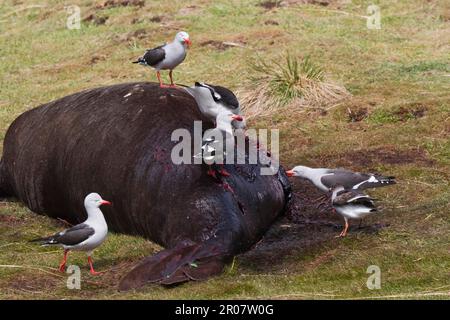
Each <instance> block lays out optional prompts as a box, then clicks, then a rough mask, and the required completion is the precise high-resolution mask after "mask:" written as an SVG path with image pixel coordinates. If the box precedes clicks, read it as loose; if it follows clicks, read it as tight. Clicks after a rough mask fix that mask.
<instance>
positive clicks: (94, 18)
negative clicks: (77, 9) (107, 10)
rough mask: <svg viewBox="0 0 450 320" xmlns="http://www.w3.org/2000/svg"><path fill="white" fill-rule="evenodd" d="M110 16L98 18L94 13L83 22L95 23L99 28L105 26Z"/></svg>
mask: <svg viewBox="0 0 450 320" xmlns="http://www.w3.org/2000/svg"><path fill="white" fill-rule="evenodd" d="M108 18H109V17H108V16H98V15H96V14H94V13H92V14H90V15H88V16H87V17H86V18H84V19H83V22H88V23H93V24H95V25H97V26H99V25H102V24H105V23H106V20H108Z"/></svg>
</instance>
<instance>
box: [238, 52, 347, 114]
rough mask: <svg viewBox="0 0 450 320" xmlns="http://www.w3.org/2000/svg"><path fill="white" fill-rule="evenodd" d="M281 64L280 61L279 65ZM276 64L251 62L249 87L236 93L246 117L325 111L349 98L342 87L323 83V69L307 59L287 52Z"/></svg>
mask: <svg viewBox="0 0 450 320" xmlns="http://www.w3.org/2000/svg"><path fill="white" fill-rule="evenodd" d="M279 61H280V62H279ZM279 61H275V60H272V61H270V62H266V61H263V60H262V59H258V60H257V61H256V62H253V63H251V64H250V65H251V68H252V69H253V71H254V73H255V75H254V76H252V77H251V78H250V81H251V85H249V86H247V87H246V88H245V89H244V90H242V91H240V92H238V96H239V99H240V102H241V105H242V108H243V111H244V113H245V115H246V117H247V118H252V117H255V116H266V115H272V114H273V113H275V112H277V113H279V112H280V111H289V112H292V111H300V110H305V109H324V110H325V109H328V108H331V107H333V106H335V105H336V104H338V103H340V102H342V101H343V100H345V99H347V98H349V97H350V93H349V92H348V91H347V90H346V89H345V88H344V87H342V86H340V85H337V84H334V83H331V82H328V81H326V80H325V75H324V71H323V69H322V68H321V67H320V66H318V65H316V64H315V63H313V62H312V61H311V59H310V57H309V56H307V57H305V58H303V59H299V58H297V57H293V56H292V55H290V54H289V53H287V54H286V55H285V57H284V58H283V59H279Z"/></svg>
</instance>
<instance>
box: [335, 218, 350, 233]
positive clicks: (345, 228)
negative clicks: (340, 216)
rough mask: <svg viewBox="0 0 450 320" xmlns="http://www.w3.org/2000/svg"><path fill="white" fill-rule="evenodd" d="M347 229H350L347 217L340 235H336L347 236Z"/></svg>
mask: <svg viewBox="0 0 450 320" xmlns="http://www.w3.org/2000/svg"><path fill="white" fill-rule="evenodd" d="M347 230H348V221H347V219H345V226H344V229H343V230H342V232H341V233H340V234H339V236H336V237H345V236H346V235H347Z"/></svg>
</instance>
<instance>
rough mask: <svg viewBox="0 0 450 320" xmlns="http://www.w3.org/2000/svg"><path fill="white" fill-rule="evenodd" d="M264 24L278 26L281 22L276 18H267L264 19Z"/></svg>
mask: <svg viewBox="0 0 450 320" xmlns="http://www.w3.org/2000/svg"><path fill="white" fill-rule="evenodd" d="M264 24H265V25H266V26H278V25H279V23H278V22H277V21H275V20H266V21H264Z"/></svg>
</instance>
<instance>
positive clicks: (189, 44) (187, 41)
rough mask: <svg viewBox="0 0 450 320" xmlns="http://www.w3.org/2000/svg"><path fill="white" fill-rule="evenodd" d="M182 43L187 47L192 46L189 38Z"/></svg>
mask: <svg viewBox="0 0 450 320" xmlns="http://www.w3.org/2000/svg"><path fill="white" fill-rule="evenodd" d="M184 43H186V44H187V46H188V47H190V46H191V45H192V42H191V40H190V39H189V38H186V39H184Z"/></svg>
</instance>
